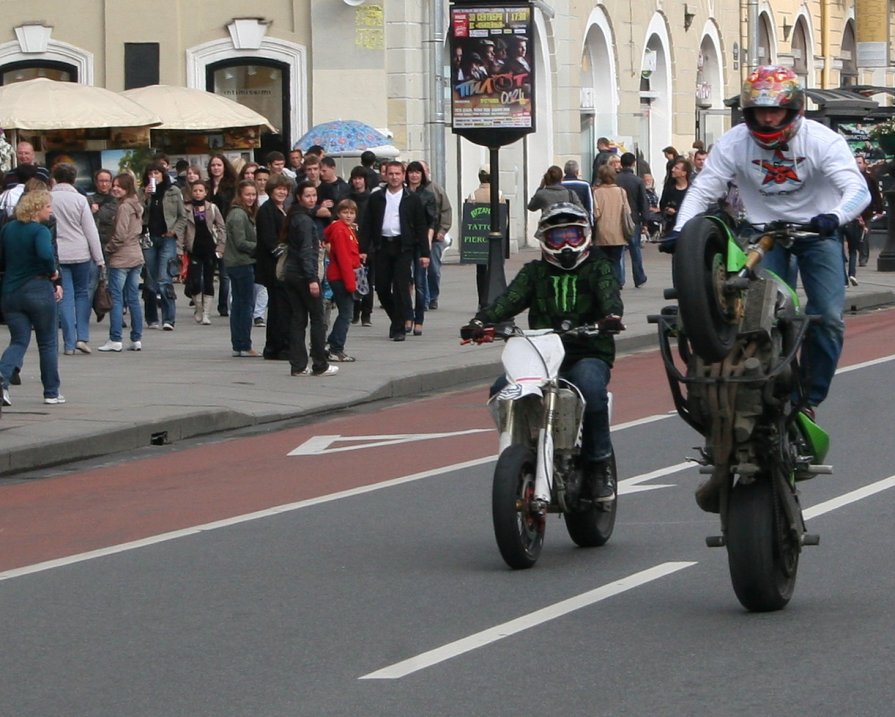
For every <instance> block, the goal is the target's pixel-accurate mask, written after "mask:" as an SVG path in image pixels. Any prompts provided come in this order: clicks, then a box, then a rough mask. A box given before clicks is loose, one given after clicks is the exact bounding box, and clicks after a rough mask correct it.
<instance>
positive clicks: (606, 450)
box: [460, 202, 624, 502]
mask: <svg viewBox="0 0 895 717" xmlns="http://www.w3.org/2000/svg"><path fill="white" fill-rule="evenodd" d="M535 236H536V237H537V239H538V241H539V242H540V244H541V259H539V260H535V261H531V262H529V263H527V264H526V265H525V266H523V267H522V269H521V270H520V271H519V273H518V274H517V275H516V277H515V278H514V279H513V281H512V282H511V283H510V285H509V287H507V290H506V291H505V292H504V293H503V294H502V295H501V296H500V297H498V298H497V299H496V300H495V301H494V303H492V304H491V305H490V306H487V307H485V308H483V309H481V310H480V311H479V312H478V313H477V314H476V315H475V318H473V319H472V320H471V321H470V322H469V323H468V324H467V325H466V326H464V327H463V328H462V329H461V332H460V333H461V336H462V337H463V338H464V339H473V340H474V339H476V338H481V337H482V336H483V335H484V324H486V323H491V324H493V323H499V322H502V321H508V320H509V319H511V318H513V317H514V316H515V315H516V314H518V313H520V312H521V311H524V310H525V309H528V325H529V328H532V329H548V328H549V329H557V330H561V329H564V328H565V329H568V328H573V327H577V326H584V325H585V324H595V323H599V324H600V326H601V328H603V329H605V330H606V331H619V330H621V329H623V328H624V326H623V325H622V323H621V316H622V313H623V311H624V306H623V305H622V301H621V297H620V295H619V286H618V282H617V280H616V279H615V277H614V275H613V273H612V267H611V265H610V264H609V262H608V261H607V260H606V259H605V258H604V257H603V255H602V254H600V253H599V252H598V251H591V240H590V221H589V217H588V215H587V212H586V211H585V210H584V209H583V208H581V207H580V206H577V205H575V204H571V203H568V202H561V203H559V204H554V205H553V206H552V207H549V208H548V209H546V210H545V211H544V214H543V216H542V217H541V220H540V222H539V224H538V230H537V232H536V234H535ZM561 338H562V342H563V346H564V348H565V358H564V359H563V363H562V366H561V367H560V377H561V378H564V379H566V380H567V381H569V382H570V383H573V384H574V385H575V386H577V387H578V389H579V390H580V391H581V393H582V394H583V396H584V399H585V412H584V426H583V430H582V434H583V435H582V456H583V458H584V461H585V465H586V470H585V476H590V477H591V479H592V481H591V486H592V488H591V490H592V493H591V497H592V498H593V500H595V501H598V502H609V501H612V499H613V498H614V496H615V486H614V485H613V481H612V470H611V464H610V458H611V457H612V443H611V442H610V439H609V402H608V394H607V391H606V387H607V385H608V384H609V378H610V369H611V368H612V364H613V361H614V359H615V339H614V338H613V336H612V335H611V334H610V333H600V334H599V335H598V336H578V335H575V334H563V335H562V336H561ZM506 385H507V379H506V377H503V376H502V377H500V378H499V379H498V380H497V381H496V382H495V384H494V385H493V386H492V387H491V395H492V396H493V395H494V394H495V393H497V392H498V391H500V390H501V389H502V388H503V387H504V386H506Z"/></svg>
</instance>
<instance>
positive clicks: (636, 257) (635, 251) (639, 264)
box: [628, 225, 646, 286]
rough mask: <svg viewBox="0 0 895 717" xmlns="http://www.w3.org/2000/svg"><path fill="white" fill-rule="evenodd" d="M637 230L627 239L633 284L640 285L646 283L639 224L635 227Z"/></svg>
mask: <svg viewBox="0 0 895 717" xmlns="http://www.w3.org/2000/svg"><path fill="white" fill-rule="evenodd" d="M636 229H637V231H635V232H634V235H633V236H632V237H631V238H630V239H628V251H629V252H630V254H631V273H632V274H633V275H634V286H640V285H641V284H645V283H646V272H645V271H644V270H643V254H642V253H641V251H640V237H641V236H642V235H641V233H640V226H639V225H638V226H637V227H636Z"/></svg>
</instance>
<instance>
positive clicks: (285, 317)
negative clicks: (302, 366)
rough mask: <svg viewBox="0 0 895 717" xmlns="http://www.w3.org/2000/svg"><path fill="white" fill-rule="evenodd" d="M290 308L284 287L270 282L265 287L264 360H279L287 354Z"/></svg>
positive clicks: (282, 284) (279, 283)
mask: <svg viewBox="0 0 895 717" xmlns="http://www.w3.org/2000/svg"><path fill="white" fill-rule="evenodd" d="M291 323H292V308H291V307H290V305H289V294H288V293H287V291H286V285H285V284H284V283H283V282H281V281H272V282H271V283H269V284H268V285H267V329H266V332H265V336H264V358H266V359H280V358H284V357H285V356H286V355H288V353H289V330H290V329H289V327H290V324H291Z"/></svg>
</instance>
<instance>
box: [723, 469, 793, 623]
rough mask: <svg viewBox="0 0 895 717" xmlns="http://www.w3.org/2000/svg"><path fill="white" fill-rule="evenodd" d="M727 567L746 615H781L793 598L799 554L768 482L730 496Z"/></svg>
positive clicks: (740, 488)
mask: <svg viewBox="0 0 895 717" xmlns="http://www.w3.org/2000/svg"><path fill="white" fill-rule="evenodd" d="M727 563H728V566H729V568H730V579H731V582H732V583H733V590H734V592H735V593H736V596H737V599H738V600H739V601H740V603H741V604H742V606H743V607H744V608H746V609H747V610H750V611H751V612H771V611H773V610H780V609H782V608H783V607H785V606H786V604H787V603H788V602H789V600H790V598H792V594H793V591H794V590H795V586H796V572H797V570H798V568H799V549H798V546H796V545H794V544H793V541H792V538H791V537H790V536H788V535H787V531H786V520H785V516H784V512H783V506H782V505H781V504H780V499H779V498H778V497H777V496H775V495H774V487H773V486H772V485H771V481H770V480H768V479H766V478H762V479H759V480H756V481H755V482H753V483H750V484H748V485H744V484H742V483H741V484H738V485H737V486H735V487H734V488H733V489H732V490H731V492H730V497H729V499H728V506H727Z"/></svg>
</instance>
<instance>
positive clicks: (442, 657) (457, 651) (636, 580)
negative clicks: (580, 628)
mask: <svg viewBox="0 0 895 717" xmlns="http://www.w3.org/2000/svg"><path fill="white" fill-rule="evenodd" d="M691 565H696V563H695V562H671V563H662V564H660V565H656V566H654V567H652V568H649V569H648V570H642V571H641V572H639V573H634V574H633V575H629V576H628V577H626V578H622V579H621V580H616V581H615V582H612V583H609V584H608V585H603V586H602V587H599V588H596V589H595V590H590V591H588V592H586V593H581V594H580V595H576V596H575V597H572V598H569V599H568V600H563V601H561V602H558V603H554V604H553V605H548V606H547V607H545V608H542V609H540V610H536V611H535V612H532V613H529V614H528V615H523V616H522V617H517V618H516V619H515V620H510V621H509V622H505V623H503V624H502V625H497V626H495V627H492V628H490V629H488V630H482V631H481V632H477V633H475V634H474V635H470V636H469V637H464V638H463V639H461V640H457V641H456V642H449V643H448V644H447V645H442V646H441V647H437V648H435V649H434V650H429V652H424V653H422V654H421V655H417V656H416V657H411V658H410V659H408V660H404V661H402V662H397V663H395V664H394V665H390V666H389V667H385V668H383V669H381V670H377V671H376V672H371V673H369V674H367V675H364V676H362V677H360V678H358V679H361V680H394V679H398V678H400V677H406V676H407V675H409V674H411V673H413V672H418V671H419V670H424V669H425V668H427V667H431V666H432V665H437V664H438V663H439V662H444V661H446V660H450V659H451V658H453V657H457V656H458V655H462V654H464V653H466V652H471V651H472V650H477V649H478V648H480V647H485V646H486V645H490V644H491V643H492V642H497V641H498V640H502V639H503V638H505V637H510V636H511V635H515V634H517V633H519V632H522V631H523V630H528V629H529V628H532V627H537V626H538V625H542V624H544V623H545V622H549V621H550V620H555V619H556V618H559V617H563V616H564V615H568V614H569V613H570V612H574V611H575V610H580V609H581V608H584V607H588V606H589V605H593V604H594V603H597V602H600V601H601V600H606V599H607V598H610V597H613V596H615V595H618V594H619V593H623V592H626V591H628V590H633V589H634V588H636V587H639V586H640V585H644V584H646V583H648V582H652V581H653V580H658V579H659V578H662V577H665V576H666V575H671V574H672V573H675V572H677V571H678V570H683V569H684V568H689V567H690V566H691Z"/></svg>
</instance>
